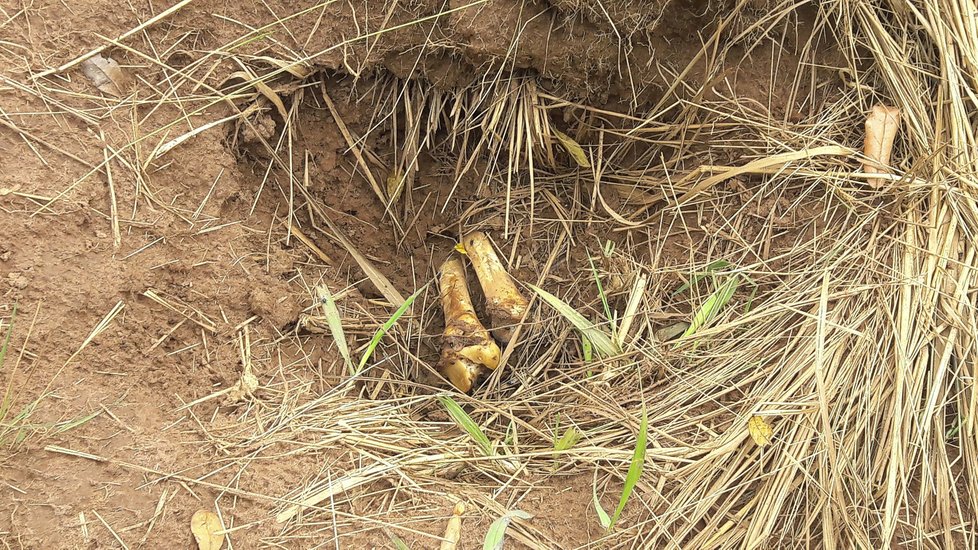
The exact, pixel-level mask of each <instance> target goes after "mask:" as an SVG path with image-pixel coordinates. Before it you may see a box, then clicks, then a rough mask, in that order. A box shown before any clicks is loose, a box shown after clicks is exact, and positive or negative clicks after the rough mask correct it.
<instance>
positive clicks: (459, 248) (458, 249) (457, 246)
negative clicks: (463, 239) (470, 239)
mask: <svg viewBox="0 0 978 550" xmlns="http://www.w3.org/2000/svg"><path fill="white" fill-rule="evenodd" d="M455 252H458V253H459V254H461V255H463V256H467V255H468V254H469V253H468V252H466V251H465V245H464V244H462V243H455Z"/></svg>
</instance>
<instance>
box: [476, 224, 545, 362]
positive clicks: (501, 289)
mask: <svg viewBox="0 0 978 550" xmlns="http://www.w3.org/2000/svg"><path fill="white" fill-rule="evenodd" d="M462 245H463V246H464V247H465V253H466V255H467V256H468V257H469V260H471V261H472V267H474V268H475V273H476V275H478V277H479V284H480V285H482V291H483V292H484V293H485V295H486V309H487V310H488V312H489V317H490V320H491V323H492V334H493V336H495V337H496V338H498V339H499V341H500V342H503V343H506V342H509V341H510V340H511V339H512V337H513V331H514V330H516V326H517V325H519V324H520V321H522V320H523V315H525V314H526V310H527V309H528V308H529V307H530V302H529V301H527V299H526V298H525V297H523V294H522V293H520V290H519V288H517V286H516V283H515V282H513V278H512V277H510V275H509V273H508V272H507V271H506V268H505V267H503V263H502V262H501V261H499V256H497V255H496V251H495V250H493V248H492V243H490V242H489V237H488V236H486V234H485V233H483V232H482V231H476V232H473V233H469V234H468V235H465V236H464V237H462Z"/></svg>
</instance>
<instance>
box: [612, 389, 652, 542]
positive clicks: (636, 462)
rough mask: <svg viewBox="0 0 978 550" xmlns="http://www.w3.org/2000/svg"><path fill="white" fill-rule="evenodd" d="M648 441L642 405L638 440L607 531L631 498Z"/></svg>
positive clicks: (616, 520) (638, 477)
mask: <svg viewBox="0 0 978 550" xmlns="http://www.w3.org/2000/svg"><path fill="white" fill-rule="evenodd" d="M648 439H649V414H648V412H647V411H646V410H645V404H643V405H642V423H641V425H640V426H639V428H638V440H637V441H636V442H635V453H634V454H633V455H632V463H631V464H630V465H629V466H628V475H626V476H625V487H624V488H623V489H622V491H621V498H620V499H619V500H618V507H617V508H615V515H613V516H611V525H610V526H609V527H608V529H609V530H610V529H612V528H614V526H615V523H617V522H618V518H619V517H621V513H622V511H623V510H624V509H625V504H627V503H628V498H629V497H630V496H632V491H633V490H634V489H635V485H636V484H637V483H638V480H639V479H640V478H641V477H642V469H643V468H644V467H645V448H646V445H647V444H648Z"/></svg>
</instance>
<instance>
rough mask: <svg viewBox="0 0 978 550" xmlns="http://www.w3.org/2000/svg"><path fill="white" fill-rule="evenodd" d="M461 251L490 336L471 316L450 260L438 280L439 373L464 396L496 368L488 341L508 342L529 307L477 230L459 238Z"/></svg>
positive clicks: (461, 277) (455, 263)
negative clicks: (474, 279)
mask: <svg viewBox="0 0 978 550" xmlns="http://www.w3.org/2000/svg"><path fill="white" fill-rule="evenodd" d="M462 246H464V247H465V253H466V256H468V258H469V260H470V261H471V263H472V267H473V268H474V269H475V273H476V276H477V277H478V279H479V285H480V286H481V287H482V291H483V293H484V294H485V296H486V311H487V312H488V314H489V321H490V327H491V329H492V336H490V333H489V331H488V330H486V327H485V326H484V325H483V324H482V322H481V321H479V317H478V316H477V315H476V313H475V308H474V307H473V305H472V297H471V296H470V295H469V288H468V285H467V284H466V281H465V270H464V268H463V266H462V258H461V257H460V256H458V255H452V256H451V257H450V258H449V259H447V260H445V263H443V264H442V266H441V277H440V279H439V283H440V285H441V304H442V309H443V310H444V312H445V333H444V337H443V338H442V349H441V360H440V361H439V363H438V368H439V370H440V371H441V372H442V374H444V375H445V377H446V378H448V380H449V381H450V382H451V383H452V384H453V385H454V386H455V387H456V388H458V389H459V390H460V391H463V392H466V393H468V392H469V391H470V390H471V389H472V387H473V386H474V385H475V384H476V383H477V382H478V381H479V380H480V379H481V378H482V377H484V376H485V375H486V374H488V373H489V372H491V371H493V370H495V369H496V367H498V366H499V356H500V352H499V345H498V344H496V341H495V340H493V336H494V337H495V338H496V339H498V340H499V341H500V342H502V343H504V344H506V343H508V342H509V341H510V340H511V339H512V337H513V332H514V330H515V329H516V326H517V325H518V324H519V323H520V321H521V320H522V319H523V316H524V315H525V314H526V310H527V308H529V305H530V304H529V302H528V301H527V300H526V298H524V297H523V294H521V293H520V291H519V288H517V286H516V283H515V282H513V278H512V277H510V275H509V273H508V272H507V271H506V268H505V267H503V264H502V262H501V261H499V256H497V255H496V251H495V250H493V248H492V244H491V243H490V242H489V237H487V236H486V234H485V233H483V232H481V231H476V232H474V233H469V234H468V235H465V236H463V237H462Z"/></svg>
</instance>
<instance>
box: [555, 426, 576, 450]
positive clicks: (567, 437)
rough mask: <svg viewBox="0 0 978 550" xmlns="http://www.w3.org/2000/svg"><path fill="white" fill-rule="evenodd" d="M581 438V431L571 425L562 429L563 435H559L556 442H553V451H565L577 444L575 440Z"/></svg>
mask: <svg viewBox="0 0 978 550" xmlns="http://www.w3.org/2000/svg"><path fill="white" fill-rule="evenodd" d="M580 440H581V431H580V430H578V429H577V428H575V427H574V426H571V427H570V428H567V429H566V430H565V431H564V435H562V436H561V437H560V439H558V440H557V441H556V442H554V451H557V452H560V451H566V450H568V449H571V448H573V447H574V445H577V442H578V441H580Z"/></svg>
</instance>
